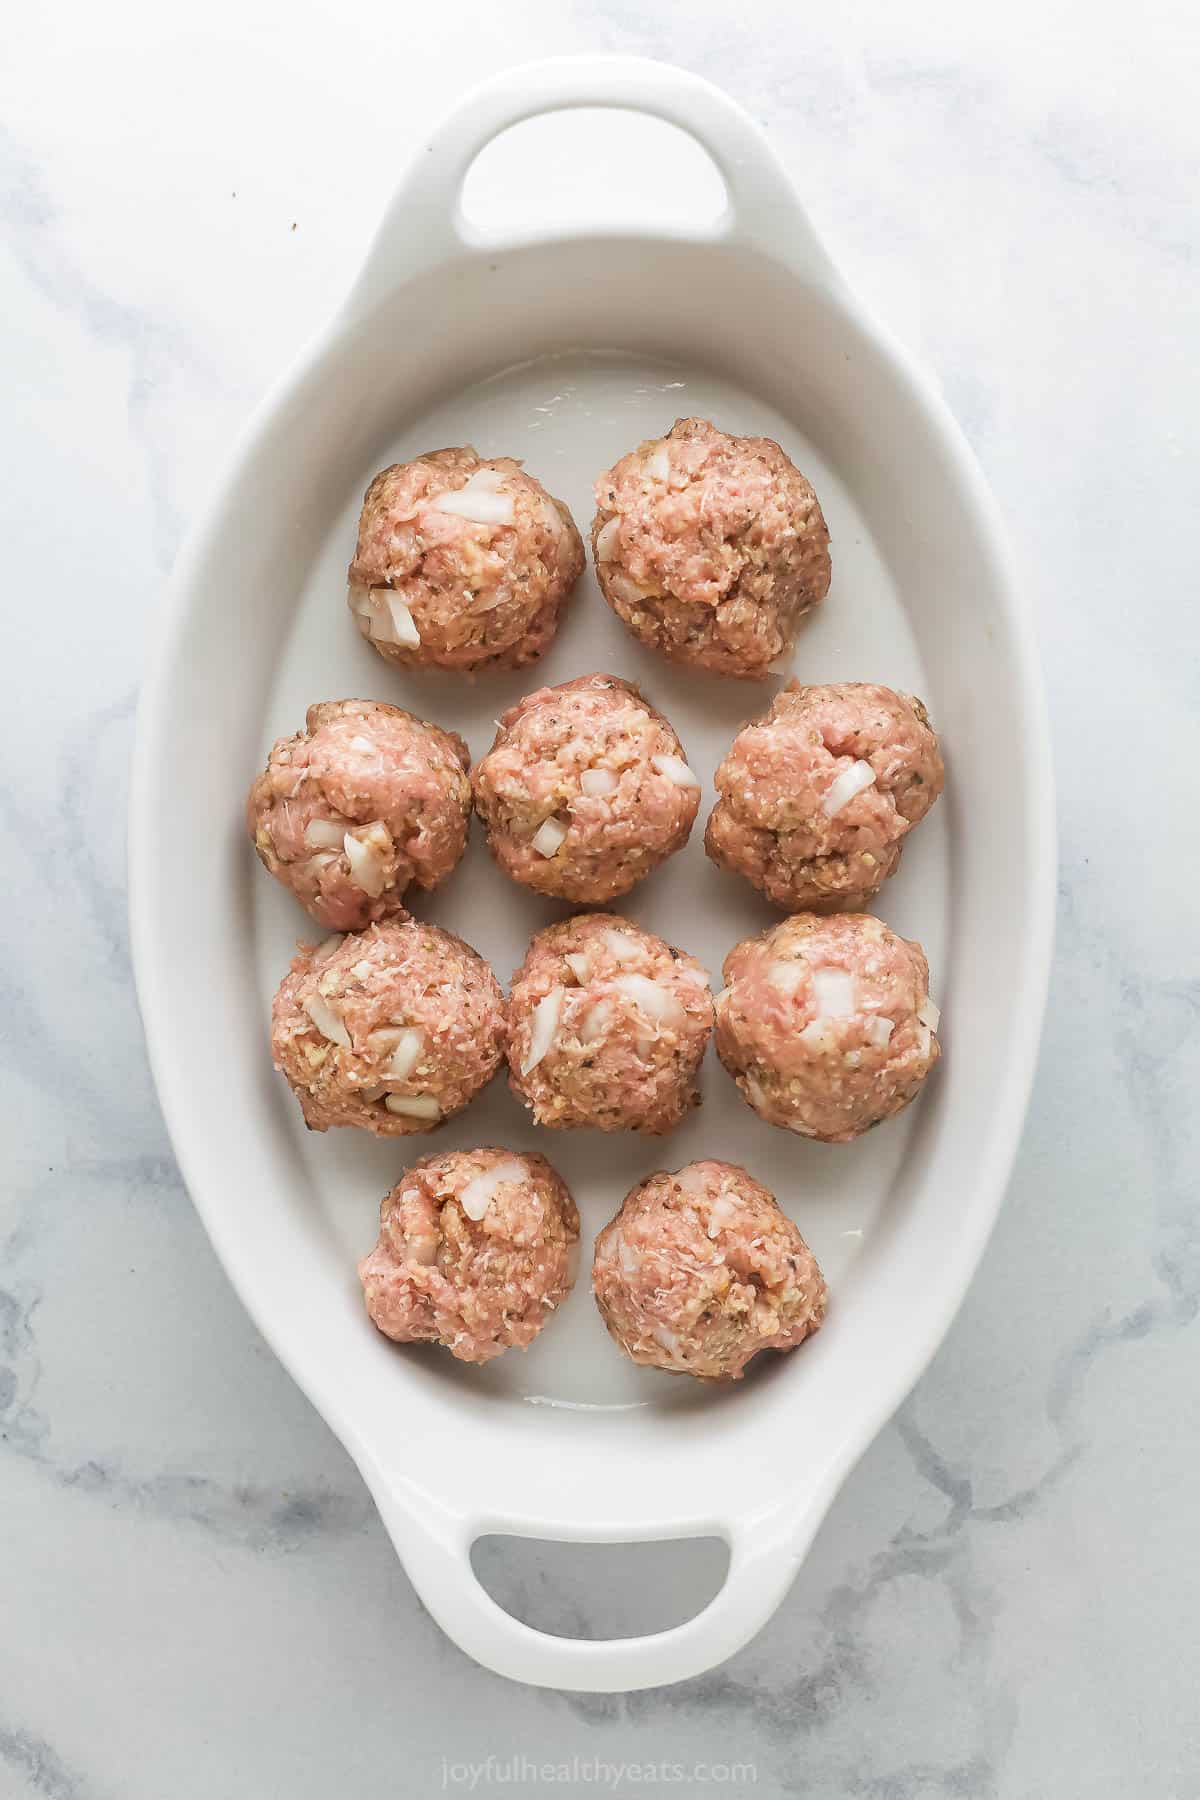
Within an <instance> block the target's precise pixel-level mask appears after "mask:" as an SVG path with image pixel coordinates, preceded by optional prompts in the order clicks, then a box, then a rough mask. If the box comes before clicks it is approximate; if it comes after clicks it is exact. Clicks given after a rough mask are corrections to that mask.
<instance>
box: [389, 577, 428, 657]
mask: <svg viewBox="0 0 1200 1800" xmlns="http://www.w3.org/2000/svg"><path fill="white" fill-rule="evenodd" d="M384 604H385V605H386V607H387V610H388V614H389V616H390V618H391V621H392V630H393V631H394V632H395V634H396V635H395V640H394V641H395V642H396V643H397V644H407V645H408V646H409V648H410V649H413V650H415V649H416V647H417V645H418V644H419V643H420V642H421V634H420V632H419V631H418V630H417V627H416V624H415V622H414V620H413V616H412V614H411V613H410V612H409V610H408V608H407V606H405V604H404V602H403V600H397V598H396V596H395V594H393V593H392V591H391V589H390V588H389V590H388V596H387V600H386V601H385V603H384Z"/></svg>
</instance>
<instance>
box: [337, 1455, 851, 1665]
mask: <svg viewBox="0 0 1200 1800" xmlns="http://www.w3.org/2000/svg"><path fill="white" fill-rule="evenodd" d="M371 1487H372V1492H373V1494H374V1496H375V1501H376V1504H377V1506H378V1507H379V1511H380V1514H381V1516H382V1518H383V1522H384V1524H385V1525H386V1527H387V1529H388V1532H389V1534H390V1536H391V1538H392V1541H393V1543H394V1544H395V1546H396V1549H397V1552H398V1553H399V1556H400V1560H401V1562H402V1563H403V1565H404V1568H405V1571H406V1573H407V1575H408V1577H409V1580H410V1581H411V1582H412V1584H413V1587H414V1588H415V1589H416V1591H417V1593H418V1595H419V1596H420V1598H421V1600H422V1602H423V1603H424V1605H425V1606H426V1607H427V1609H428V1610H429V1612H430V1613H432V1615H433V1617H434V1618H435V1619H436V1620H437V1622H438V1624H439V1625H440V1626H441V1628H442V1630H443V1631H444V1632H445V1633H446V1635H447V1636H448V1637H449V1638H451V1639H453V1641H454V1642H455V1643H456V1644H457V1645H458V1647H459V1648H460V1649H461V1650H464V1651H465V1652H466V1653H467V1655H468V1656H471V1657H474V1659H475V1661H476V1662H478V1663H482V1664H483V1666H484V1668H486V1669H491V1670H492V1671H493V1672H494V1673H495V1674H497V1675H504V1676H506V1677H507V1678H508V1679H509V1680H510V1681H522V1682H526V1683H529V1684H530V1685H532V1686H534V1687H548V1688H562V1689H570V1690H575V1691H579V1692H584V1693H590V1694H612V1693H627V1692H629V1691H631V1690H633V1689H635V1688H648V1687H665V1686H667V1685H669V1684H670V1683H671V1682H676V1681H686V1680H687V1679H688V1678H689V1677H691V1676H694V1675H702V1674H704V1673H705V1671H706V1670H708V1669H712V1668H714V1667H715V1666H716V1665H717V1664H718V1663H721V1662H724V1661H725V1660H726V1659H727V1658H728V1657H730V1656H732V1655H733V1654H734V1652H735V1651H737V1650H740V1649H741V1647H742V1645H743V1644H745V1643H747V1642H748V1641H749V1640H750V1639H751V1638H752V1637H753V1636H754V1635H755V1633H756V1632H758V1631H760V1630H761V1629H762V1627H763V1626H764V1625H765V1624H766V1623H767V1620H768V1619H769V1618H770V1617H771V1615H772V1613H773V1612H774V1611H775V1609H776V1607H777V1606H778V1605H779V1603H780V1601H781V1600H782V1599H783V1597H784V1595H785V1594H786V1593H787V1590H788V1588H789V1587H790V1586H791V1584H792V1581H793V1579H794V1578H795V1575H796V1572H797V1570H798V1569H799V1567H800V1564H801V1562H802V1560H803V1558H804V1555H805V1552H806V1551H807V1549H808V1546H809V1543H810V1542H811V1540H812V1537H813V1535H814V1533H815V1532H816V1529H817V1526H818V1524H819V1523H820V1521H821V1517H822V1515H823V1513H824V1510H825V1508H824V1506H823V1505H815V1504H810V1506H809V1507H808V1508H807V1509H806V1511H805V1512H804V1513H802V1514H797V1513H795V1512H793V1511H792V1510H791V1509H788V1511H787V1512H786V1513H777V1514H775V1515H772V1516H770V1517H768V1518H765V1519H759V1520H743V1521H739V1523H738V1525H737V1526H736V1527H730V1526H727V1525H724V1524H721V1523H720V1522H717V1521H713V1522H705V1521H693V1522H691V1523H689V1524H688V1525H687V1526H686V1527H681V1529H680V1530H679V1531H678V1532H677V1533H674V1534H672V1535H675V1536H678V1537H719V1538H721V1539H722V1540H723V1541H724V1543H725V1544H726V1546H727V1548H728V1550H729V1566H728V1568H727V1570H726V1572H725V1579H724V1582H723V1583H722V1585H721V1587H720V1589H719V1590H718V1592H717V1593H716V1594H715V1595H714V1596H713V1598H712V1599H711V1600H710V1601H709V1602H708V1604H707V1605H706V1606H704V1607H703V1608H702V1609H701V1611H700V1612H698V1613H696V1614H695V1615H694V1616H693V1617H692V1618H690V1619H688V1620H686V1621H685V1622H684V1623H683V1624H682V1625H675V1626H672V1627H671V1628H670V1629H668V1630H666V1631H660V1632H655V1633H653V1634H651V1635H648V1636H644V1637H629V1638H603V1639H584V1638H568V1637H554V1636H552V1635H550V1634H549V1633H547V1632H543V1631H538V1630H535V1629H534V1628H533V1627H532V1626H530V1625H526V1624H524V1623H523V1622H522V1621H521V1620H520V1619H516V1618H514V1617H513V1616H512V1614H511V1613H507V1612H505V1610H504V1608H503V1607H502V1606H499V1605H498V1604H497V1602H496V1601H495V1600H493V1599H492V1597H491V1595H490V1594H489V1593H488V1592H487V1590H486V1589H485V1588H484V1587H483V1586H482V1585H481V1583H480V1581H479V1579H478V1577H477V1576H476V1574H475V1571H474V1569H473V1567H472V1565H471V1548H472V1545H473V1544H474V1543H475V1542H476V1540H477V1539H478V1538H480V1537H484V1536H488V1535H491V1534H493V1533H494V1534H499V1535H501V1536H516V1537H537V1538H543V1539H545V1538H556V1539H558V1540H559V1541H562V1542H580V1543H582V1542H587V1543H619V1542H629V1543H634V1542H642V1541H644V1539H643V1536H642V1534H641V1533H640V1532H637V1531H633V1532H630V1531H629V1530H628V1529H625V1530H622V1529H621V1528H619V1527H618V1528H615V1529H607V1530H606V1529H604V1528H602V1527H597V1528H595V1529H589V1530H587V1531H586V1532H580V1531H556V1530H554V1529H552V1528H549V1529H547V1528H543V1529H536V1528H531V1527H530V1526H529V1525H528V1524H522V1523H521V1522H520V1521H513V1520H504V1519H495V1520H492V1519H487V1520H485V1519H474V1520H466V1519H462V1518H458V1517H454V1516H451V1515H450V1514H448V1513H447V1512H446V1511H445V1510H444V1509H443V1507H442V1506H441V1505H440V1504H439V1503H438V1502H436V1501H434V1500H433V1499H432V1497H431V1496H429V1495H427V1494H420V1495H417V1494H415V1493H409V1492H408V1491H406V1490H402V1491H399V1492H397V1491H388V1488H387V1484H385V1483H383V1482H372V1483H371Z"/></svg>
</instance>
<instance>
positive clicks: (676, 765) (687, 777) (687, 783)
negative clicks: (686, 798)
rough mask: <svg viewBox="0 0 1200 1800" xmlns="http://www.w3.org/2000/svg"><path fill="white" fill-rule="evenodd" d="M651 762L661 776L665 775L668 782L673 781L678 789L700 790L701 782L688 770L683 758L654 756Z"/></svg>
mask: <svg viewBox="0 0 1200 1800" xmlns="http://www.w3.org/2000/svg"><path fill="white" fill-rule="evenodd" d="M650 761H651V762H652V763H653V764H654V766H655V768H656V769H657V770H658V772H659V774H660V775H665V776H666V778H667V780H668V781H673V782H674V783H675V786H676V787H681V788H698V787H699V786H700V782H699V780H698V779H697V777H696V776H695V774H694V773H693V772H692V770H691V769H689V768H688V766H687V764H686V763H685V762H684V760H683V758H682V756H652V757H651V758H650Z"/></svg>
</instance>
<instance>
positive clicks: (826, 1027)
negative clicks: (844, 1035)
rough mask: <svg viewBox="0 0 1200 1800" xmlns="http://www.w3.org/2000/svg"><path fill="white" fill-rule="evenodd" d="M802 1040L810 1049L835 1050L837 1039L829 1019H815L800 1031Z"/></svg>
mask: <svg viewBox="0 0 1200 1800" xmlns="http://www.w3.org/2000/svg"><path fill="white" fill-rule="evenodd" d="M800 1042H801V1043H802V1044H803V1045H804V1046H805V1048H806V1049H808V1050H818V1051H820V1050H835V1049H836V1048H837V1039H836V1037H835V1036H834V1034H833V1026H832V1025H831V1024H830V1023H829V1020H828V1019H813V1020H812V1021H811V1022H810V1023H809V1024H807V1025H806V1026H805V1027H804V1030H803V1031H802V1032H801V1033H800Z"/></svg>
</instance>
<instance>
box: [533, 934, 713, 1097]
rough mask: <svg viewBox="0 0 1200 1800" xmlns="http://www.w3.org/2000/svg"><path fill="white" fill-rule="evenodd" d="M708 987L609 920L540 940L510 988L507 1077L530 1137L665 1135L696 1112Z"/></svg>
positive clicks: (708, 1024) (675, 955) (650, 940)
mask: <svg viewBox="0 0 1200 1800" xmlns="http://www.w3.org/2000/svg"><path fill="white" fill-rule="evenodd" d="M712 1021H713V1005H712V995H711V993H710V992H709V987H708V977H707V975H706V973H705V971H704V970H703V969H702V968H701V966H700V964H699V963H698V962H697V961H696V959H695V957H693V956H686V955H685V954H684V953H683V952H682V951H680V950H672V949H671V947H670V946H669V945H668V944H664V943H663V941H662V939H661V938H656V937H652V936H651V934H650V933H649V932H648V931H642V930H641V928H640V927H639V926H637V925H634V924H633V923H632V922H631V921H630V920H628V919H623V918H619V917H618V916H617V915H616V914H615V913H591V914H587V915H585V916H582V917H580V918H576V919H567V920H564V921H563V923H561V924H559V925H551V926H549V927H548V928H547V929H546V930H545V931H539V932H538V934H537V936H536V937H535V938H534V940H533V942H532V943H531V944H530V946H529V951H528V954H527V955H526V958H525V961H524V963H523V964H522V965H521V967H520V968H519V969H518V970H517V973H516V974H515V975H514V977H513V984H512V997H511V1000H510V1002H509V1034H508V1066H509V1081H510V1083H511V1085H512V1088H513V1091H514V1093H516V1094H517V1095H518V1096H519V1097H520V1099H522V1100H523V1101H524V1103H525V1105H526V1106H528V1107H529V1109H530V1111H531V1112H532V1114H533V1117H534V1119H535V1120H536V1122H537V1123H538V1124H539V1125H547V1126H550V1127H551V1128H553V1129H562V1128H567V1127H578V1126H593V1127H595V1128H596V1129H597V1130H599V1131H644V1132H651V1133H661V1132H666V1131H672V1130H673V1129H674V1128H675V1126H676V1125H678V1124H679V1122H680V1120H681V1119H683V1118H684V1117H685V1116H686V1114H687V1113H688V1112H689V1110H690V1109H691V1108H692V1107H693V1106H696V1105H698V1104H699V1100H700V1093H699V1086H698V1083H697V1073H698V1070H699V1067H700V1063H701V1060H702V1059H703V1056H704V1051H705V1046H706V1045H707V1043H708V1039H709V1036H710V1034H711V1032H712Z"/></svg>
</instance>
